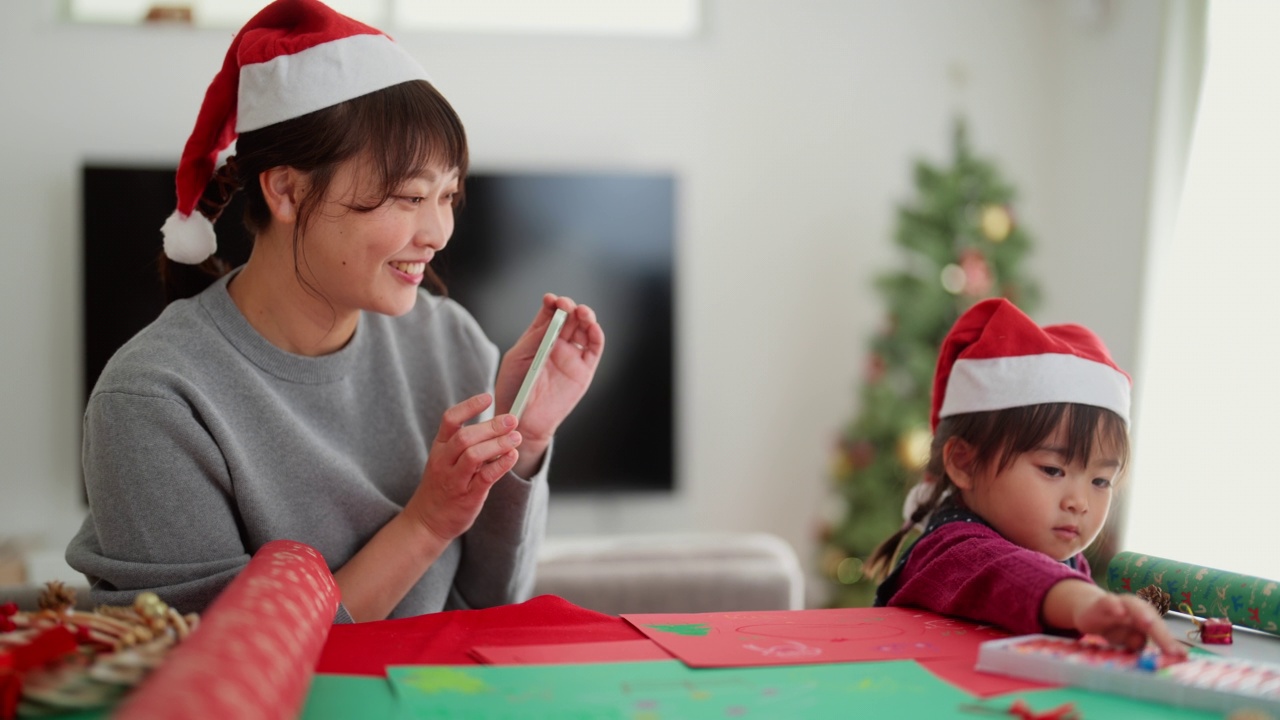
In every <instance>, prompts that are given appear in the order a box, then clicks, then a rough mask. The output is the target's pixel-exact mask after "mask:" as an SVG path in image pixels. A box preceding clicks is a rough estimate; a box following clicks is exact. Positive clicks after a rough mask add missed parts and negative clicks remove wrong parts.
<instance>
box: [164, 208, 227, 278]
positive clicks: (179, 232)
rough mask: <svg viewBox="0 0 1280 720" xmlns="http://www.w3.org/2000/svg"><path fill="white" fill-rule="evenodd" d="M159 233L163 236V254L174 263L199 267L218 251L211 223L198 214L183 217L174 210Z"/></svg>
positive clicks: (216, 237)
mask: <svg viewBox="0 0 1280 720" xmlns="http://www.w3.org/2000/svg"><path fill="white" fill-rule="evenodd" d="M160 232H161V233H162V234H163V235H164V254H165V255H167V256H168V257H169V259H170V260H172V261H174V262H180V263H185V264H187V265H199V264H200V263H202V262H204V261H205V260H206V259H208V257H209V256H210V255H212V254H214V253H215V252H217V250H218V236H217V235H216V234H215V233H214V231H213V223H211V222H209V218H206V217H205V216H204V215H201V214H200V213H199V212H194V213H191V215H183V214H182V213H180V212H178V211H176V210H175V211H174V212H173V214H172V215H170V216H169V219H168V220H165V221H164V225H163V226H161V228H160Z"/></svg>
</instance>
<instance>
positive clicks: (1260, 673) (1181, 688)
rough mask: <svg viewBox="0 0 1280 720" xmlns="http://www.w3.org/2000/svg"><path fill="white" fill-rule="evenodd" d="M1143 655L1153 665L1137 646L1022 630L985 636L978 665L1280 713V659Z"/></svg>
mask: <svg viewBox="0 0 1280 720" xmlns="http://www.w3.org/2000/svg"><path fill="white" fill-rule="evenodd" d="M1148 662H1149V663H1150V664H1151V666H1152V667H1153V668H1154V669H1144V668H1143V667H1141V665H1142V664H1144V663H1143V656H1142V653H1139V652H1134V651H1128V650H1124V649H1120V648H1115V647H1111V646H1109V645H1107V644H1106V643H1105V642H1104V641H1101V640H1095V639H1093V638H1089V637H1086V638H1084V639H1071V638H1063V637H1057V636H1053V635H1023V636H1019V637H1013V638H1008V639H1004V640H990V641H987V642H984V643H983V644H982V646H981V647H980V648H979V650H978V665H977V669H978V670H979V671H982V672H992V673H1000V674H1003V675H1010V676H1013V677H1019V678H1024V679H1028V680H1039V681H1041V682H1050V683H1062V684H1067V685H1073V686H1076V687H1080V688H1084V689H1088V690H1099V691H1103V692H1109V693H1115V694H1117V695H1125V696H1128V697H1132V698H1138V699H1142V700H1152V701H1155V702H1161V703H1167V704H1171V705H1177V706H1182V707H1192V708H1200V709H1203V710H1210V711H1214V712H1222V713H1226V712H1233V711H1235V710H1243V709H1257V710H1264V711H1266V712H1269V713H1272V714H1273V715H1274V714H1280V664H1277V663H1267V662H1261V661H1257V660H1245V659H1241V658H1225V657H1218V656H1216V655H1208V654H1204V655H1201V654H1196V655H1192V656H1190V657H1188V658H1186V659H1185V660H1179V659H1176V658H1170V657H1169V656H1165V655H1157V656H1156V657H1155V659H1154V661H1150V660H1148Z"/></svg>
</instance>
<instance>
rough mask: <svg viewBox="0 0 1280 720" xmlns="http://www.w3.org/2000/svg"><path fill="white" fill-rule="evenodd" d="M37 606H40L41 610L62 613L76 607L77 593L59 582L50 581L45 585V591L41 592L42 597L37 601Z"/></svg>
mask: <svg viewBox="0 0 1280 720" xmlns="http://www.w3.org/2000/svg"><path fill="white" fill-rule="evenodd" d="M36 604H37V605H39V606H40V609H41V610H52V611H54V612H56V613H60V612H62V611H64V610H66V609H68V608H71V607H74V606H75V604H76V591H75V590H73V589H71V588H69V587H67V586H66V585H64V584H63V583H61V582H59V581H57V580H50V581H49V582H47V583H45V584H44V590H42V591H40V597H39V598H38V599H37V600H36Z"/></svg>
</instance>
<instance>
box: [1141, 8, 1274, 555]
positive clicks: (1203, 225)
mask: <svg viewBox="0 0 1280 720" xmlns="http://www.w3.org/2000/svg"><path fill="white" fill-rule="evenodd" d="M1277 38H1280V3H1271V2H1256V1H1255V2H1244V1H1242V0H1235V1H1233V2H1217V3H1213V4H1212V5H1211V6H1210V8H1209V14H1208V28H1207V37H1206V43H1207V50H1208V53H1207V57H1208V61H1207V63H1206V64H1205V65H1204V75H1203V87H1202V90H1201V94H1200V102H1199V109H1198V113H1197V116H1196V119H1195V125H1194V128H1193V130H1192V132H1191V143H1190V150H1189V153H1188V155H1187V163H1186V175H1185V184H1184V185H1183V186H1182V188H1183V189H1182V196H1181V202H1180V203H1179V207H1178V213H1177V217H1176V221H1175V222H1174V227H1173V231H1172V235H1171V238H1170V241H1169V242H1166V243H1159V242H1157V243H1155V247H1153V248H1152V252H1151V262H1152V264H1151V272H1150V275H1149V277H1150V283H1149V285H1148V293H1149V297H1148V299H1147V308H1148V310H1147V312H1146V313H1145V314H1144V318H1145V323H1146V328H1145V337H1144V342H1143V351H1142V356H1143V361H1142V367H1140V368H1139V369H1138V373H1137V374H1136V379H1137V382H1138V394H1137V401H1138V405H1137V408H1136V410H1137V413H1136V420H1137V422H1136V425H1135V437H1134V439H1135V459H1134V473H1135V483H1134V485H1133V488H1132V489H1133V497H1132V498H1131V499H1132V503H1131V509H1130V511H1129V524H1128V528H1127V532H1126V535H1125V540H1124V544H1125V546H1126V547H1127V548H1130V549H1133V550H1136V551H1139V552H1144V553H1149V554H1152V555H1157V556H1161V557H1168V558H1175V559H1177V560H1180V561H1183V562H1189V563H1197V564H1203V565H1206V566H1208V567H1215V568H1221V569H1226V570H1232V571H1235V572H1241V573H1247V574H1251V575H1257V576H1261V577H1266V578H1278V577H1280V555H1277V554H1276V552H1275V545H1273V544H1272V543H1274V542H1275V539H1274V538H1272V537H1271V536H1270V533H1271V532H1274V528H1275V527H1276V525H1277V521H1276V517H1277V511H1278V509H1280V503H1278V502H1277V500H1280V473H1276V471H1275V470H1274V469H1273V468H1272V467H1271V465H1272V463H1273V462H1274V461H1275V460H1276V457H1277V456H1273V455H1272V452H1275V451H1276V450H1277V448H1280V362H1278V361H1277V356H1276V354H1275V351H1274V350H1273V348H1276V347H1280V299H1278V296H1277V293H1276V291H1275V289H1274V288H1275V285H1276V280H1277V278H1278V277H1280V234H1278V233H1277V229H1276V228H1277V223H1276V214H1275V208H1276V207H1280V84H1278V83H1277V82H1276V80H1275V72H1276V68H1278V67H1280V42H1276V39H1277Z"/></svg>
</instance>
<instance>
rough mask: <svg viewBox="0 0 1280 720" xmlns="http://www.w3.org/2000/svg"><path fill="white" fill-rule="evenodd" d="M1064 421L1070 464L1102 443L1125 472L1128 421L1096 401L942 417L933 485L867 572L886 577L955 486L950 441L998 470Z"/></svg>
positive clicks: (931, 469) (980, 464)
mask: <svg viewBox="0 0 1280 720" xmlns="http://www.w3.org/2000/svg"><path fill="white" fill-rule="evenodd" d="M1060 424H1061V425H1062V426H1063V427H1064V428H1065V429H1066V432H1067V446H1066V448H1065V449H1064V451H1065V454H1066V457H1065V458H1063V459H1064V461H1065V462H1067V463H1068V464H1069V463H1072V462H1074V461H1075V460H1076V459H1077V458H1079V459H1080V461H1081V462H1083V463H1084V464H1086V465H1087V464H1089V461H1090V460H1091V459H1092V457H1093V453H1094V451H1095V450H1096V449H1097V444H1099V443H1101V444H1103V445H1104V446H1105V447H1107V448H1114V449H1115V451H1116V453H1117V454H1118V455H1119V457H1118V458H1117V459H1118V460H1119V461H1120V472H1121V473H1123V472H1124V469H1125V468H1126V467H1127V466H1128V465H1129V429H1128V426H1127V425H1125V421H1124V420H1123V419H1122V418H1121V417H1120V416H1119V415H1117V414H1116V413H1114V412H1112V411H1111V410H1106V409H1104V408H1100V407H1095V406H1093V405H1079V404H1075V403H1046V404H1043V405H1027V406H1024V407H1016V408H1009V409H1006V410H992V411H990V412H976V413H965V414H962V415H953V416H951V417H948V418H944V419H942V420H941V421H940V422H939V423H938V429H937V430H935V431H934V434H933V443H932V445H931V446H930V448H929V463H928V464H927V465H926V466H925V470H924V473H925V477H926V478H927V479H928V480H929V481H931V485H932V488H931V490H930V491H929V493H928V494H927V495H926V496H925V497H924V499H923V501H922V502H921V503H920V506H919V507H918V508H916V510H915V512H914V513H912V515H911V518H910V520H909V522H907V523H906V524H905V525H904V526H903V527H902V529H901V530H899V531H898V532H896V533H894V534H893V535H890V536H889V537H888V538H887V539H886V540H885V541H884V542H882V543H880V545H879V546H877V547H876V549H875V551H874V552H872V553H871V557H870V559H869V560H868V561H867V573H868V574H869V575H871V576H872V577H874V578H876V579H877V580H884V578H885V577H886V576H887V575H888V574H889V572H890V571H891V570H892V568H891V567H890V564H891V563H892V562H893V557H894V555H895V554H896V553H897V550H898V545H899V544H900V543H901V542H902V539H903V538H905V537H906V536H907V533H909V532H911V528H912V527H913V526H915V525H917V524H919V523H921V522H923V521H924V519H925V518H927V517H929V515H930V514H931V513H932V512H933V511H934V510H936V509H937V507H938V506H939V505H940V504H941V503H942V500H943V499H944V497H945V496H946V494H947V491H949V490H952V491H954V488H955V484H954V483H953V482H952V481H951V478H950V477H949V476H948V475H947V468H946V465H945V463H944V462H943V450H944V449H945V448H946V445H947V441H948V440H950V439H951V438H958V439H960V440H962V441H964V442H965V443H967V444H968V445H969V447H971V448H972V449H973V454H972V456H973V457H974V458H975V460H974V467H973V468H972V471H973V472H975V473H977V472H983V471H987V470H991V471H993V472H995V473H999V472H1000V471H1002V470H1004V469H1005V468H1007V467H1009V465H1010V464H1011V463H1012V462H1013V461H1014V460H1015V459H1017V457H1018V456H1019V455H1021V454H1022V453H1024V452H1028V451H1030V450H1034V449H1035V448H1037V447H1039V446H1040V444H1041V443H1043V442H1044V440H1045V438H1047V437H1049V436H1050V435H1052V434H1053V432H1054V431H1055V430H1057V429H1058V427H1059V425H1060ZM921 482H924V480H922V481H921Z"/></svg>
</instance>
